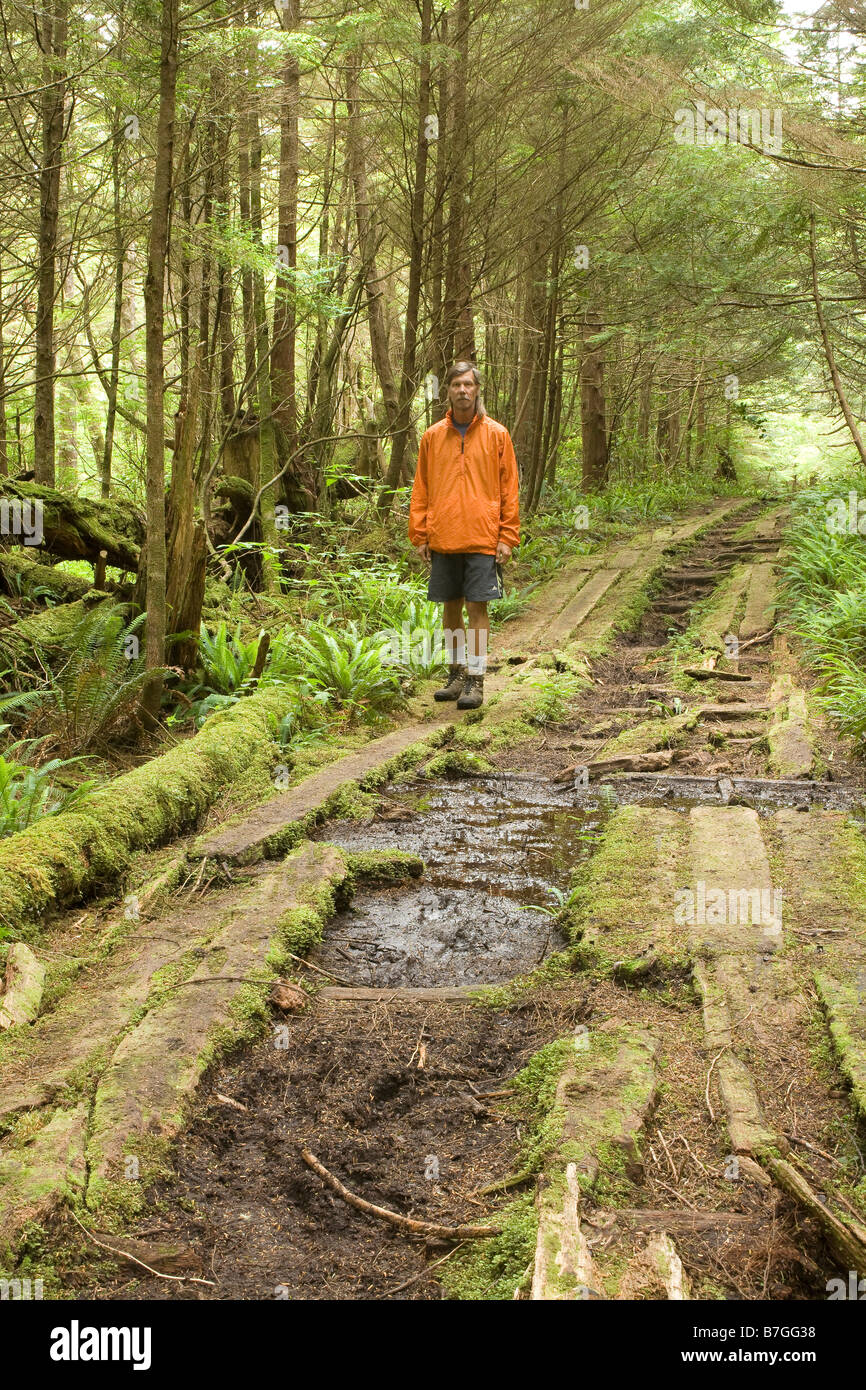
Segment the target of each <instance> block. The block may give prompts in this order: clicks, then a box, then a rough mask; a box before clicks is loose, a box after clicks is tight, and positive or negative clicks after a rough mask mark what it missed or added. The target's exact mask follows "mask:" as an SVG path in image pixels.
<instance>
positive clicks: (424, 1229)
mask: <svg viewBox="0 0 866 1390" xmlns="http://www.w3.org/2000/svg"><path fill="white" fill-rule="evenodd" d="M301 1158H302V1159H303V1160H304V1162H305V1163H306V1165H307V1167H308V1168H312V1170H313V1172H314V1173H317V1174H318V1176H319V1177H320V1178H321V1179H322V1182H324V1183H327V1185H328V1187H330V1189H331V1191H332V1192H336V1194H337V1196H338V1197H342V1199H343V1201H344V1202H347V1203H348V1204H349V1206H350V1207H354V1208H355V1210H356V1211H362V1212H364V1213H365V1215H367V1216H378V1217H379V1218H380V1220H382V1221H388V1222H389V1223H390V1224H391V1225H392V1226H397V1227H399V1229H400V1230H401V1231H409V1232H411V1233H412V1234H413V1235H420V1236H435V1237H437V1238H438V1239H440V1240H485V1239H486V1238H487V1236H498V1235H499V1233H500V1228H499V1227H498V1226H442V1225H440V1224H439V1222H438V1221H419V1220H417V1219H416V1218H415V1217H412V1216H401V1215H400V1213H399V1212H396V1211H389V1210H388V1208H387V1207H378V1206H376V1205H375V1203H374V1202H368V1201H366V1200H365V1199H364V1198H363V1197H358V1196H356V1195H355V1193H354V1192H350V1191H349V1189H348V1188H347V1187H344V1186H343V1184H342V1183H341V1182H340V1179H339V1178H335V1177H334V1174H333V1173H330V1172H328V1169H327V1168H326V1167H325V1165H324V1164H323V1163H320V1162H319V1160H318V1159H317V1158H316V1156H315V1154H312V1153H310V1151H309V1149H306V1148H304V1147H303V1146H301Z"/></svg>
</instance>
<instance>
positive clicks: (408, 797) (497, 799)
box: [312, 775, 604, 988]
mask: <svg viewBox="0 0 866 1390" xmlns="http://www.w3.org/2000/svg"><path fill="white" fill-rule="evenodd" d="M382 803H383V804H382V808H381V811H380V812H379V813H378V814H377V816H376V817H375V818H374V819H373V820H372V821H370V822H367V823H366V824H363V825H358V824H357V823H356V822H346V821H344V822H337V823H334V824H331V825H329V826H328V827H326V829H325V830H323V832H322V835H321V838H322V839H327V840H328V841H330V842H331V843H332V844H337V845H340V846H342V847H343V848H345V849H349V850H372V849H402V850H407V851H409V852H410V853H413V854H417V855H419V856H420V857H421V858H422V859H423V860H424V863H425V865H426V873H425V875H424V878H423V879H422V880H421V882H420V883H413V884H410V885H406V886H404V885H400V886H399V887H396V888H390V889H379V890H370V891H362V892H359V893H358V894H357V895H356V897H355V899H354V900H353V902H352V905H351V907H350V908H348V909H347V910H346V911H344V912H341V913H340V914H339V915H338V916H337V917H335V918H334V920H333V922H332V924H331V927H330V929H329V930H328V932H327V934H326V938H325V941H324V943H323V945H322V947H321V948H320V949H319V951H318V952H317V953H316V955H315V956H314V957H312V959H313V961H314V963H315V964H316V965H319V966H321V967H322V968H323V969H326V970H329V971H331V972H332V973H333V974H334V975H335V976H338V977H339V978H340V979H341V980H342V981H344V982H346V983H350V984H359V985H369V986H373V987H375V988H388V987H392V986H393V987H396V986H409V987H412V986H437V985H474V984H479V985H480V984H496V983H500V982H502V981H505V980H509V979H511V978H512V977H513V976H514V975H518V974H522V973H524V972H526V971H527V970H531V969H532V968H533V967H534V966H536V965H538V964H540V963H541V961H542V960H543V959H544V958H545V956H547V955H549V954H550V953H551V952H553V951H558V950H561V949H562V948H563V947H564V946H565V945H566V941H565V938H564V937H563V936H562V935H561V933H559V932H558V931H557V930H556V928H555V927H554V926H553V917H552V913H553V912H555V911H556V910H557V909H558V907H559V902H558V899H557V891H558V892H559V893H563V894H567V893H568V887H569V883H570V879H571V874H572V872H573V870H574V867H575V865H576V864H577V863H578V862H579V860H580V859H581V858H584V857H587V856H588V855H589V854H590V853H591V852H592V849H593V847H594V845H595V843H596V839H597V836H598V834H599V832H600V829H601V826H602V822H603V817H604V810H603V807H602V806H601V805H592V806H590V807H575V806H570V805H568V804H565V805H564V804H563V799H562V796H561V794H560V793H558V792H557V791H556V790H555V789H554V788H552V787H550V786H548V785H546V784H544V783H541V782H536V781H535V780H526V779H523V778H520V777H508V776H507V775H504V776H500V777H491V778H473V779H471V780H468V779H467V780H461V781H458V782H444V783H434V784H432V785H431V784H430V783H427V782H422V781H420V780H418V781H417V782H413V783H408V784H403V785H402V786H399V787H395V788H389V789H388V790H387V791H386V792H384V793H383V797H382ZM543 909H547V910H546V911H545V910H543Z"/></svg>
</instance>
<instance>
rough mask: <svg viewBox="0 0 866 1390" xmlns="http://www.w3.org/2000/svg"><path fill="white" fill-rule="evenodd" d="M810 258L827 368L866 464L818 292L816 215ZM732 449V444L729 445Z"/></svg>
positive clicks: (811, 226) (864, 447)
mask: <svg viewBox="0 0 866 1390" xmlns="http://www.w3.org/2000/svg"><path fill="white" fill-rule="evenodd" d="M809 256H810V260H811V263H812V297H813V299H814V301H815V313H816V315H817V318H818V327H819V328H820V330H821V341H822V342H823V344H824V355H825V357H826V358H827V366H828V368H829V369H830V379H831V381H832V382H833V389H834V390H835V392H836V399H837V401H838V402H839V406H840V408H841V410H842V414H843V415H844V417H845V424H846V425H847V426H848V430H849V433H850V435H851V438H852V439H853V441H854V444H855V446H856V449H857V453H858V454H859V455H860V462H861V463H866V445H864V443H863V437H862V435H861V434H860V431H859V429H858V428H857V421H856V420H855V419H854V412H853V411H852V409H851V407H850V405H849V404H848V397H847V395H846V394H845V387H844V386H843V385H842V378H841V377H840V375H839V369H838V367H837V366H836V355H835V353H834V352H833V344H832V342H831V341H830V333H829V330H828V328H827V320H826V319H825V317H824V309H823V306H822V304H821V295H820V293H819V290H818V256H817V251H816V248H815V214H814V212H813V213H810V214H809ZM728 448H730V443H729V444H728Z"/></svg>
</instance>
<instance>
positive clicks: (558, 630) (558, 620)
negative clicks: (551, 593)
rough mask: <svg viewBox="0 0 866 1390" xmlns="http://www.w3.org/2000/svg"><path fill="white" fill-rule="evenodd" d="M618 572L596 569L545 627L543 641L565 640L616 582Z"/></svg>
mask: <svg viewBox="0 0 866 1390" xmlns="http://www.w3.org/2000/svg"><path fill="white" fill-rule="evenodd" d="M620 573H621V571H620V570H618V569H603V570H597V571H596V573H595V574H594V575H592V576H591V578H589V579H588V580H587V581H586V583H585V584H584V585H583V587H582V588H581V589H580V590H579V591H578V593H577V594H575V596H574V598H573V599H572V600H571V602H570V603H567V604H566V605H565V607H564V608H563V610H562V612H561V613H558V614H557V616H556V617H555V618H554V619H553V621H552V622H551V623H550V624H549V625H548V627H547V628H546V629H545V631H544V634H543V636H544V641H545V642H546V643H547V644H548V645H549V646H551V647H555V646H559V645H560V644H562V643H564V642H567V641H568V639H569V637H570V636H571V634H572V633H573V632H574V630H575V628H577V627H579V626H580V624H581V623H582V622H583V620H584V618H586V617H588V616H589V614H590V613H591V612H592V610H593V608H595V606H596V604H597V603H598V601H599V599H600V598H601V597H602V595H603V594H606V593H607V591H608V589H609V588H610V587H611V586H612V585H613V584H615V583H616V581H617V580H618V579H619V577H620Z"/></svg>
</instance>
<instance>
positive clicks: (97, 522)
mask: <svg viewBox="0 0 866 1390" xmlns="http://www.w3.org/2000/svg"><path fill="white" fill-rule="evenodd" d="M3 494H4V497H5V498H6V499H7V501H8V502H9V503H10V504H11V503H18V504H20V505H21V507H22V508H23V509H24V515H25V516H26V515H27V514H28V513H27V508H28V507H31V508H32V507H33V506H34V504H35V503H36V502H40V503H41V527H42V542H41V550H42V551H44V552H47V553H48V554H49V555H57V556H59V557H60V558H61V559H63V560H92V561H94V562H96V561H98V559H99V554H100V551H102V550H104V551H105V554H106V558H107V561H108V564H109V565H117V566H119V568H120V569H122V570H136V569H137V567H138V558H139V551H140V548H141V545H142V543H143V541H144V517H143V516H142V515H141V513H140V512H139V511H137V510H136V509H135V508H134V507H130V506H129V505H128V504H126V503H124V502H119V501H117V500H116V499H114V498H112V500H111V501H108V502H103V501H96V500H95V499H94V498H91V497H79V496H73V495H71V494H68V493H65V492H59V491H57V489H56V488H50V487H40V486H38V485H37V484H36V483H23V482H18V481H13V480H12V479H11V478H4V479H3ZM24 539H25V536H24V535H23V534H18V531H17V530H16V531H14V532H13V531H12V529H11V528H10V534H9V540H10V541H12V542H18V543H21V544H23V542H24Z"/></svg>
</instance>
